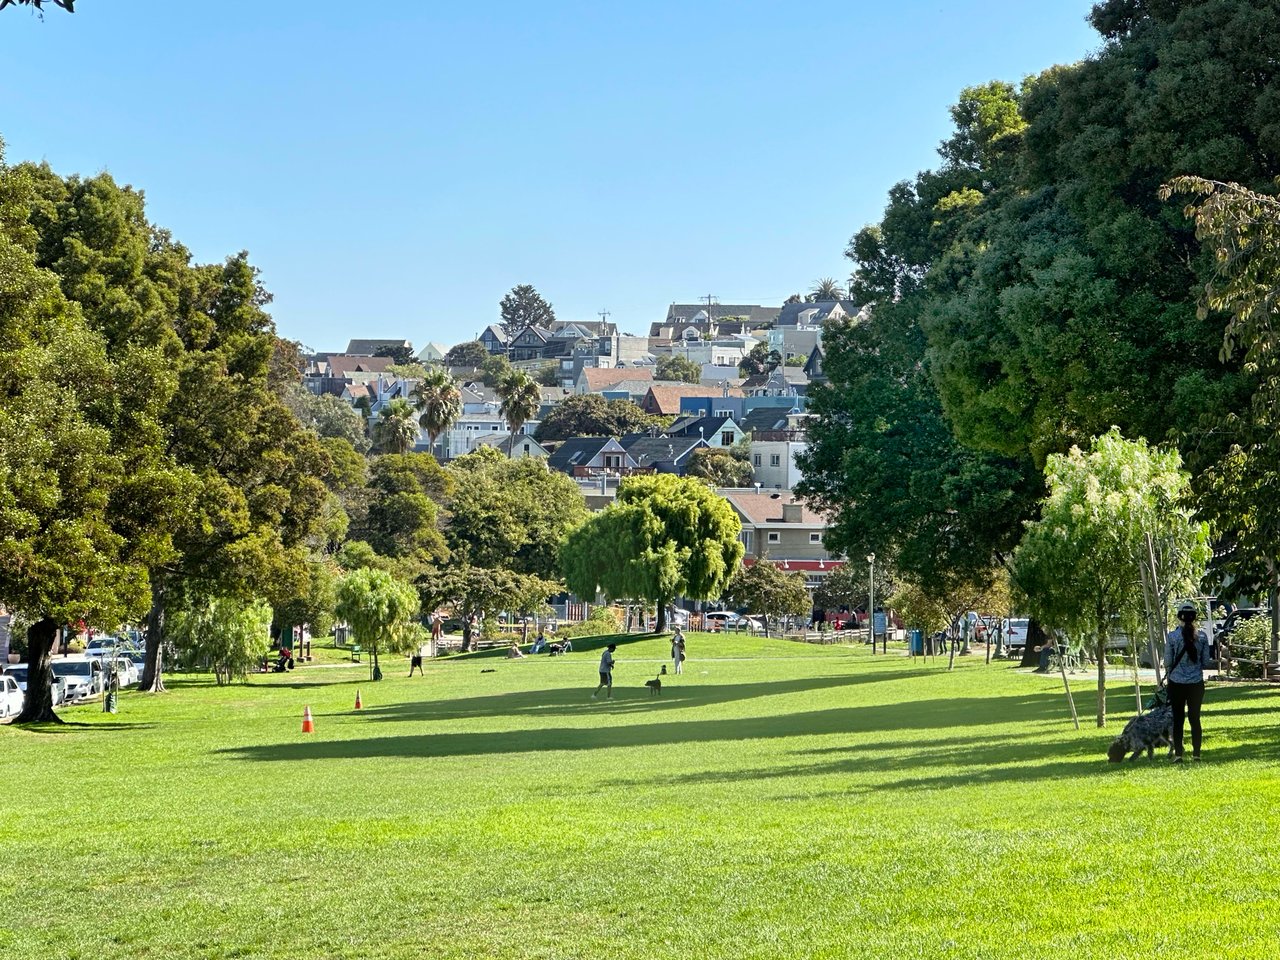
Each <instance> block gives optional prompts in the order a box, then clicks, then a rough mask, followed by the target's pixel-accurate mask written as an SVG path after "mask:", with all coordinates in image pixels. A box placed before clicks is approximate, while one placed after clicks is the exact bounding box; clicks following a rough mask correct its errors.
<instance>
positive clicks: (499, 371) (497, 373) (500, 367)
mask: <svg viewBox="0 0 1280 960" xmlns="http://www.w3.org/2000/svg"><path fill="white" fill-rule="evenodd" d="M478 370H479V373H480V381H481V382H482V383H483V384H484V385H485V386H486V387H488V388H489V389H491V390H496V389H497V388H498V385H499V384H500V383H502V381H503V380H506V379H507V378H508V377H509V376H511V374H512V373H514V372H515V367H513V366H511V361H510V360H508V359H507V358H506V357H505V356H503V355H502V354H500V353H493V354H489V355H488V356H487V357H486V358H485V359H484V361H483V362H482V363H481V364H480V366H479V368H478Z"/></svg>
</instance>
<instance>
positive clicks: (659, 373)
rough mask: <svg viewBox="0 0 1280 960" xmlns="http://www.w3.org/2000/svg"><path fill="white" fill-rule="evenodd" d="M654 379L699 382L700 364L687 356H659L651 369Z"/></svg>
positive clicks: (700, 377)
mask: <svg viewBox="0 0 1280 960" xmlns="http://www.w3.org/2000/svg"><path fill="white" fill-rule="evenodd" d="M653 376H654V379H655V380H679V381H681V382H683V383H699V382H700V381H701V380H702V365H701V364H698V363H694V362H693V361H692V360H690V359H689V358H687V357H659V358H658V362H657V364H656V365H655V366H654V369H653Z"/></svg>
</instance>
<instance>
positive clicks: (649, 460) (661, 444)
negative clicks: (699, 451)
mask: <svg viewBox="0 0 1280 960" xmlns="http://www.w3.org/2000/svg"><path fill="white" fill-rule="evenodd" d="M620 442H621V443H622V446H623V448H624V449H625V450H626V451H627V453H628V454H630V456H631V459H632V460H634V461H635V462H636V466H639V467H652V466H654V465H656V464H659V463H676V462H677V461H679V460H681V459H682V458H684V457H685V456H686V455H687V454H689V453H690V451H692V450H693V449H694V448H695V447H705V446H706V445H707V443H706V441H705V440H703V439H702V438H701V437H651V436H649V435H648V434H643V433H642V434H632V435H631V436H629V437H623V439H622V440H621V441H620Z"/></svg>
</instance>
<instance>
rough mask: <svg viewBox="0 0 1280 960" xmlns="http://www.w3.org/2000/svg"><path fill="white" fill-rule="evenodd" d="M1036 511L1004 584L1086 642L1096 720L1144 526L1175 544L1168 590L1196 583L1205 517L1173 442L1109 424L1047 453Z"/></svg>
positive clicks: (1137, 609)
mask: <svg viewBox="0 0 1280 960" xmlns="http://www.w3.org/2000/svg"><path fill="white" fill-rule="evenodd" d="M1046 477H1047V480H1048V484H1049V493H1048V496H1047V497H1046V498H1045V500H1044V503H1043V505H1042V507H1041V513H1040V519H1039V520H1037V521H1035V522H1034V523H1032V524H1030V525H1028V527H1027V533H1026V537H1025V538H1024V539H1023V541H1022V543H1021V544H1020V545H1019V546H1018V549H1017V552H1016V553H1015V554H1014V557H1013V566H1012V570H1013V584H1014V587H1015V589H1016V590H1017V592H1018V594H1019V596H1020V598H1021V601H1022V605H1023V607H1024V609H1026V610H1028V611H1029V612H1031V613H1032V614H1034V615H1035V617H1036V618H1037V619H1038V620H1040V621H1041V622H1042V623H1044V624H1047V625H1050V626H1053V627H1055V628H1058V629H1060V630H1064V631H1066V633H1067V634H1068V635H1070V636H1073V637H1076V638H1078V639H1081V640H1084V641H1086V642H1088V643H1092V644H1093V647H1094V653H1095V656H1096V658H1097V662H1098V714H1097V719H1098V726H1099V727H1101V726H1104V725H1105V723H1106V718H1107V689H1106V669H1107V667H1106V663H1107V660H1106V648H1107V641H1108V640H1109V639H1110V637H1111V635H1112V633H1113V631H1115V630H1116V629H1117V628H1120V629H1123V630H1124V631H1125V632H1127V633H1128V635H1129V636H1130V637H1134V638H1136V637H1137V636H1138V633H1139V623H1140V621H1141V616H1142V603H1143V600H1142V592H1141V588H1140V586H1139V583H1140V580H1141V575H1140V572H1139V562H1140V559H1139V558H1140V557H1141V555H1142V553H1143V551H1145V550H1146V539H1145V536H1146V535H1147V534H1152V535H1156V536H1158V537H1160V538H1161V539H1167V540H1170V541H1172V542H1174V543H1176V544H1177V546H1178V550H1177V556H1178V557H1179V558H1180V561H1181V563H1180V568H1179V569H1177V570H1175V571H1172V572H1171V577H1172V580H1173V581H1174V589H1181V590H1182V591H1185V592H1186V593H1190V592H1192V591H1193V590H1195V589H1196V588H1197V587H1198V586H1199V582H1200V579H1201V577H1202V576H1203V573H1204V568H1205V565H1206V563H1207V562H1208V560H1209V554H1210V550H1209V545H1208V543H1209V532H1208V526H1207V524H1205V523H1203V522H1198V521H1196V520H1195V519H1194V514H1193V512H1192V510H1191V509H1190V507H1189V506H1188V505H1187V504H1188V501H1189V492H1190V483H1189V480H1190V478H1189V476H1188V474H1187V473H1186V472H1185V471H1184V470H1183V469H1182V460H1181V458H1180V457H1179V456H1178V454H1177V452H1176V451H1168V452H1166V451H1162V450H1160V449H1159V448H1152V447H1149V446H1148V445H1147V444H1146V442H1145V441H1142V440H1125V439H1124V438H1123V437H1122V436H1121V435H1120V431H1119V430H1118V429H1114V428H1113V429H1112V430H1111V431H1109V432H1108V433H1106V434H1105V435H1103V436H1100V437H1098V438H1097V439H1096V440H1095V441H1094V443H1093V445H1092V447H1091V449H1090V450H1089V452H1087V453H1085V452H1084V451H1082V450H1080V449H1079V448H1078V447H1076V448H1072V449H1071V450H1070V451H1069V452H1068V453H1066V454H1054V455H1053V456H1051V457H1050V458H1049V463H1048V466H1047V469H1046Z"/></svg>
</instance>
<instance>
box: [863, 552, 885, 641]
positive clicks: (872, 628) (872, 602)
mask: <svg viewBox="0 0 1280 960" xmlns="http://www.w3.org/2000/svg"><path fill="white" fill-rule="evenodd" d="M867 565H868V566H869V567H870V568H871V574H870V576H869V577H868V578H867V579H868V583H867V588H868V589H867V636H868V637H870V638H871V652H872V653H875V652H876V555H875V554H874V553H868V554H867ZM888 652H889V651H888V650H885V653H888Z"/></svg>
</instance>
